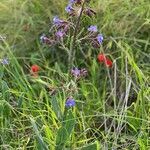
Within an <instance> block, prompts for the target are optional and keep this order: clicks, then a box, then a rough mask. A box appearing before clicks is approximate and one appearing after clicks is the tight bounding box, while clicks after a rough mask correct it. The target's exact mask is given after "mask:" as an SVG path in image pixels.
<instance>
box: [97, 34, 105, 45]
mask: <svg viewBox="0 0 150 150" xmlns="http://www.w3.org/2000/svg"><path fill="white" fill-rule="evenodd" d="M96 39H97V41H98V43H99V44H102V42H103V39H104V38H103V35H102V34H98V36H97V37H96Z"/></svg>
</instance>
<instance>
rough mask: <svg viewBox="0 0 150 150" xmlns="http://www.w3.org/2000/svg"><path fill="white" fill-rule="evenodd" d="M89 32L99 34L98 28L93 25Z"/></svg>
mask: <svg viewBox="0 0 150 150" xmlns="http://www.w3.org/2000/svg"><path fill="white" fill-rule="evenodd" d="M88 31H90V32H97V26H93V25H91V26H90V27H89V28H88Z"/></svg>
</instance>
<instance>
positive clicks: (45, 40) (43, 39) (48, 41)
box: [40, 34, 53, 44]
mask: <svg viewBox="0 0 150 150" xmlns="http://www.w3.org/2000/svg"><path fill="white" fill-rule="evenodd" d="M40 41H41V43H46V44H52V42H53V41H52V40H50V39H49V38H48V37H47V36H46V35H45V34H42V35H41V36H40Z"/></svg>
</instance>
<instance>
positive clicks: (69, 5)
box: [65, 4, 73, 13]
mask: <svg viewBox="0 0 150 150" xmlns="http://www.w3.org/2000/svg"><path fill="white" fill-rule="evenodd" d="M65 10H66V12H67V13H71V11H72V10H73V8H72V4H68V6H67V7H66V8H65Z"/></svg>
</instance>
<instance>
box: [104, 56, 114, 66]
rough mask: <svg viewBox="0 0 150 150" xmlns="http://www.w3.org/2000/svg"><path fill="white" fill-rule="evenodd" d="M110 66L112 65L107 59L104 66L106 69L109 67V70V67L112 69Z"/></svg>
mask: <svg viewBox="0 0 150 150" xmlns="http://www.w3.org/2000/svg"><path fill="white" fill-rule="evenodd" d="M112 64H113V63H112V61H111V60H110V59H108V58H107V59H106V61H105V65H106V66H107V67H110V68H111V67H112Z"/></svg>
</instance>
